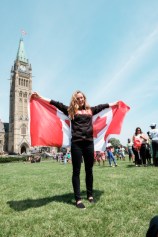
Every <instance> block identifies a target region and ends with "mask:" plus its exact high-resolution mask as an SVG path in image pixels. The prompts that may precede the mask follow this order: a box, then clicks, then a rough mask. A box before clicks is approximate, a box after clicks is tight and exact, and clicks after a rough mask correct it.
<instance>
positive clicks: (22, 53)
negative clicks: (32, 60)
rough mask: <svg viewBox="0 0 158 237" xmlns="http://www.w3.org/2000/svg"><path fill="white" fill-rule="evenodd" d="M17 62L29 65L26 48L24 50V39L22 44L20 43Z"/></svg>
mask: <svg viewBox="0 0 158 237" xmlns="http://www.w3.org/2000/svg"><path fill="white" fill-rule="evenodd" d="M17 60H19V61H21V62H25V63H28V59H27V58H26V53H25V48H24V42H23V39H22V38H21V39H20V42H19V48H18V53H17Z"/></svg>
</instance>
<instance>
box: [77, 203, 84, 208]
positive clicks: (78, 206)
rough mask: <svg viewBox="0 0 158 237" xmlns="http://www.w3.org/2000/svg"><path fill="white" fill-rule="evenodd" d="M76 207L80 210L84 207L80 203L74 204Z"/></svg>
mask: <svg viewBox="0 0 158 237" xmlns="http://www.w3.org/2000/svg"><path fill="white" fill-rule="evenodd" d="M76 207H77V208H80V209H85V208H86V207H85V205H84V204H83V203H82V202H79V203H76Z"/></svg>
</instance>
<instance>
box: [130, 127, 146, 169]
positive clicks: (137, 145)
mask: <svg viewBox="0 0 158 237" xmlns="http://www.w3.org/2000/svg"><path fill="white" fill-rule="evenodd" d="M147 141H148V137H147V136H146V135H145V134H144V133H143V132H142V130H141V128H140V127H137V128H136V130H135V134H134V136H133V151H134V155H135V165H136V166H140V165H141V164H142V163H143V165H144V166H146V143H147Z"/></svg>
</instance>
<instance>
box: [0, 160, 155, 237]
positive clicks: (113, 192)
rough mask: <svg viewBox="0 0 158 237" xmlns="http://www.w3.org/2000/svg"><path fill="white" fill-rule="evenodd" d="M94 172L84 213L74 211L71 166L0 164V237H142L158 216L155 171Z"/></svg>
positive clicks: (125, 165)
mask: <svg viewBox="0 0 158 237" xmlns="http://www.w3.org/2000/svg"><path fill="white" fill-rule="evenodd" d="M118 165H119V166H118V167H115V168H111V167H108V163H107V162H106V165H105V166H104V167H103V166H102V165H101V166H98V165H95V166H94V197H95V200H96V203H95V204H90V203H89V202H88V201H87V200H86V192H85V174H84V168H83V167H84V166H82V170H81V192H82V197H83V202H84V204H85V205H86V209H85V210H80V209H78V208H76V207H75V205H74V196H73V191H72V184H71V175H72V167H71V164H67V165H63V164H60V163H57V162H55V161H43V162H41V163H33V164H31V163H8V164H0V197H1V201H0V236H3V237H4V236H5V237H6V236H7V237H13V236H15V237H26V236H27V237H36V236H37V237H48V236H61V237H65V236H66V237H72V236H73V237H84V236H85V237H93V236H99V237H103V236H105V237H112V236H114V237H135V236H136V237H144V236H145V233H146V231H147V228H148V225H149V221H150V219H151V218H152V217H153V216H154V215H156V214H158V188H157V185H158V182H157V176H158V168H157V167H135V166H134V165H133V164H132V163H129V162H128V161H118Z"/></svg>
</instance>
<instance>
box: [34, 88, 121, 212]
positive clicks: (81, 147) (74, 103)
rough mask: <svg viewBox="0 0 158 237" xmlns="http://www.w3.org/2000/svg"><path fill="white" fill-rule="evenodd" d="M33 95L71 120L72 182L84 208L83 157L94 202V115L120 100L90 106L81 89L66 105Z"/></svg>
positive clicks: (87, 184) (80, 204)
mask: <svg viewBox="0 0 158 237" xmlns="http://www.w3.org/2000/svg"><path fill="white" fill-rule="evenodd" d="M32 96H35V97H37V98H41V99H43V100H46V101H48V102H49V103H50V104H52V105H54V106H55V107H57V108H58V109H59V110H61V111H62V112H63V113H64V114H65V115H66V116H68V117H69V118H70V120H71V157H72V166H73V174H72V184H73V190H74V196H75V200H76V207H78V208H81V209H84V208H85V205H84V204H83V203H82V200H81V196H80V169H81V163H82V157H83V159H84V164H85V172H86V189H87V199H88V201H89V202H90V203H94V198H93V163H94V142H93V126H92V116H93V115H95V114H97V113H98V112H100V111H102V110H103V109H105V108H109V107H112V106H117V105H118V102H115V103H110V104H108V103H106V104H100V105H98V106H94V107H90V106H89V105H88V103H87V99H86V96H85V95H84V93H82V92H81V91H76V92H75V93H74V94H73V95H72V98H71V101H70V105H69V106H66V105H64V104H62V103H60V102H57V101H54V100H47V99H45V98H43V97H41V96H40V95H39V94H37V93H36V92H34V93H33V94H32Z"/></svg>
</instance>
